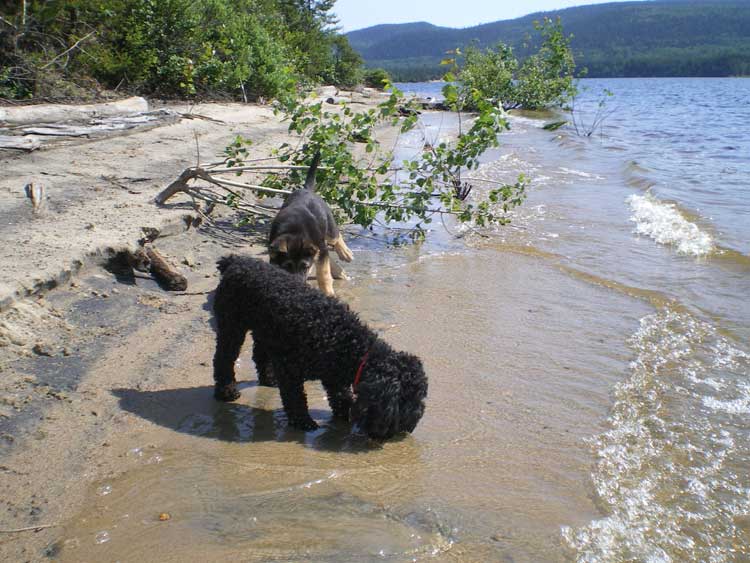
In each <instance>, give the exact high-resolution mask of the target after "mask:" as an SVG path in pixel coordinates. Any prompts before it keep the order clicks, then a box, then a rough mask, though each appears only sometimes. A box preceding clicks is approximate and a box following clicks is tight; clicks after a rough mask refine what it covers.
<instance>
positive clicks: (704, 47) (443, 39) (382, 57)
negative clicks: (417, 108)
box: [348, 0, 750, 80]
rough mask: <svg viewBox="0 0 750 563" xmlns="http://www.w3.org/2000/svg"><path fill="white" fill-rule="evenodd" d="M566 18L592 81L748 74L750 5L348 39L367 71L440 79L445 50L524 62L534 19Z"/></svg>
mask: <svg viewBox="0 0 750 563" xmlns="http://www.w3.org/2000/svg"><path fill="white" fill-rule="evenodd" d="M544 16H548V17H551V18H556V17H558V16H559V17H560V18H561V19H562V23H563V26H564V27H565V31H566V32H567V33H572V34H573V42H572V47H573V50H574V53H575V55H576V62H577V63H578V67H579V68H582V67H586V68H587V69H588V76H600V77H605V76H732V75H748V74H750V0H725V1H721V0H708V1H700V0H673V1H665V0H661V1H654V2H651V1H647V2H619V3H611V4H598V5H592V6H581V7H576V8H569V9H565V10H557V11H553V12H543V13H536V14H530V15H528V16H524V17H522V18H517V19H514V20H506V21H497V22H494V23H488V24H484V25H479V26H475V27H470V28H465V29H452V28H446V27H437V26H433V25H430V24H428V23H424V22H422V23H409V24H401V25H378V26H374V27H370V28H367V29H363V30H359V31H353V32H351V33H349V34H348V38H349V42H350V43H351V45H352V47H354V49H355V50H357V51H358V52H359V53H360V54H361V55H362V56H363V58H364V59H365V63H366V65H367V66H369V67H383V68H385V69H386V70H388V71H390V72H391V73H392V74H393V76H394V78H395V79H396V80H425V79H429V78H436V77H439V76H440V75H441V74H442V72H443V69H441V68H440V65H439V63H440V60H441V59H442V58H443V57H444V53H445V51H448V50H450V49H455V48H456V47H460V46H467V45H470V44H472V43H476V44H478V45H479V46H480V47H489V46H494V45H495V44H497V43H498V42H500V41H502V42H504V43H507V44H508V45H511V46H512V47H513V49H514V50H515V51H516V52H517V54H519V55H520V56H521V57H523V56H525V55H526V54H527V53H528V52H529V51H530V50H531V49H533V48H534V45H530V44H528V43H529V41H528V35H527V34H528V31H529V30H530V29H532V22H533V21H534V20H540V19H541V18H542V17H544Z"/></svg>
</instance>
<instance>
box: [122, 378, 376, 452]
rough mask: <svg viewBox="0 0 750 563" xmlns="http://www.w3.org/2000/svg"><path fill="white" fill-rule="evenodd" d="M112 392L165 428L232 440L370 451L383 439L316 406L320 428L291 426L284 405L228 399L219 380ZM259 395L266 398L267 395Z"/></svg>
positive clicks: (313, 413)
mask: <svg viewBox="0 0 750 563" xmlns="http://www.w3.org/2000/svg"><path fill="white" fill-rule="evenodd" d="M256 386H257V383H256V382H249V383H248V382H245V383H241V384H240V385H239V387H240V389H243V388H245V389H246V388H248V387H256ZM266 392H267V393H268V395H267V396H268V398H269V399H270V398H271V396H272V395H271V393H278V390H276V389H272V388H267V389H266V388H259V389H258V393H259V395H263V394H265V393H266ZM112 394H113V395H115V396H116V397H117V398H118V399H119V401H120V407H121V408H122V409H123V410H125V411H127V412H130V413H133V414H135V415H138V416H140V417H141V418H144V419H146V420H149V421H151V422H154V423H156V424H158V425H160V426H164V427H165V428H169V429H171V430H175V431H177V432H182V433H184V434H190V435H193V436H200V437H203V438H213V439H215V440H223V441H227V442H268V441H276V442H299V443H300V444H304V445H305V446H307V447H311V448H314V449H320V450H329V451H337V452H350V453H358V452H366V451H371V450H373V449H378V448H379V445H378V444H377V443H375V442H372V441H370V440H368V439H367V437H366V436H364V435H361V434H356V433H354V432H353V430H352V426H351V424H348V423H346V422H342V421H337V420H332V419H331V413H330V411H327V410H320V409H310V415H311V416H312V417H313V418H314V419H316V420H317V421H318V423H319V424H320V425H321V428H319V429H318V430H316V431H315V432H302V431H300V430H295V429H293V428H290V427H288V426H287V421H286V415H285V414H284V411H283V409H274V408H268V409H266V408H262V406H261V407H258V406H250V405H247V404H243V401H246V400H247V399H246V398H240V399H239V401H238V402H236V403H222V402H220V401H217V400H215V399H214V397H213V386H203V387H187V388H182V389H165V390H161V391H139V390H137V389H123V388H120V389H114V390H113V391H112ZM256 399H261V400H262V399H263V397H262V396H260V397H256ZM256 402H257V401H256Z"/></svg>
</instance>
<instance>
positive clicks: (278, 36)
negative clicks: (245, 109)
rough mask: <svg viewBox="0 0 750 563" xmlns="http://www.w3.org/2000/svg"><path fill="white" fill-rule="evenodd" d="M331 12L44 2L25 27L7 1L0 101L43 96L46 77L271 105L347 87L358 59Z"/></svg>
mask: <svg viewBox="0 0 750 563" xmlns="http://www.w3.org/2000/svg"><path fill="white" fill-rule="evenodd" d="M332 7H333V1H332V0H317V1H310V0H234V1H233V0H49V1H47V2H29V3H28V4H27V8H28V11H27V14H26V19H25V20H23V23H22V16H21V14H20V11H19V10H18V9H17V8H18V6H17V5H16V4H15V3H12V4H11V5H10V6H9V7H8V8H7V9H4V8H0V15H2V16H3V20H0V94H3V95H5V96H8V97H14V98H17V97H26V96H29V95H40V92H39V91H38V90H39V88H38V86H39V85H44V84H48V83H49V82H50V81H49V80H46V78H47V77H48V76H55V81H54V84H58V85H61V87H62V86H65V85H67V86H65V88H63V89H64V90H65V91H66V92H75V91H76V89H75V87H76V86H77V85H78V84H82V85H85V87H87V88H90V87H91V84H92V80H95V81H96V82H97V83H98V89H101V88H109V89H113V88H118V89H119V90H120V91H130V92H137V93H141V94H146V95H158V96H163V97H186V96H188V97H191V96H201V97H211V98H213V97H232V98H239V99H254V98H258V97H266V98H273V97H283V96H285V95H287V94H289V93H292V92H293V91H294V90H295V89H297V88H298V87H300V86H301V85H307V84H314V83H318V82H320V81H328V82H329V83H334V84H339V85H342V86H353V85H354V84H356V83H358V82H359V80H360V79H361V75H360V72H361V64H362V61H361V58H360V57H359V55H357V53H355V52H354V51H353V50H352V48H351V47H350V45H349V42H348V40H347V39H346V38H345V37H344V36H341V35H339V34H338V33H337V32H336V31H335V28H334V27H333V26H332V24H333V23H334V19H333V16H332V15H331V14H330V10H331V9H332ZM79 41H80V44H78V42H79ZM69 47H73V48H72V49H69V50H68V48H69ZM59 53H65V54H64V56H61V57H59V58H56V56H57V54H59ZM56 88H57V87H56V86H54V85H53V86H52V87H51V88H48V87H45V88H44V89H45V92H47V91H50V90H52V92H53V94H54V91H55V89H56ZM95 89H96V88H95ZM71 95H72V94H71Z"/></svg>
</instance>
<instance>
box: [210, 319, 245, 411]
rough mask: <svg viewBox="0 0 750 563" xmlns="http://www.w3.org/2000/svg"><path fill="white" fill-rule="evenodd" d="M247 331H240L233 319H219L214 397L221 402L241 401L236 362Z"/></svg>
mask: <svg viewBox="0 0 750 563" xmlns="http://www.w3.org/2000/svg"><path fill="white" fill-rule="evenodd" d="M245 334H246V331H245V330H238V329H237V326H236V325H235V324H234V323H233V322H232V321H231V319H222V318H218V319H217V329H216V354H214V383H215V385H214V397H216V398H217V399H218V400H220V401H234V400H235V399H239V397H240V392H239V391H238V390H237V383H236V381H235V378H234V362H235V361H236V360H237V356H239V355H240V350H241V349H242V344H243V342H245Z"/></svg>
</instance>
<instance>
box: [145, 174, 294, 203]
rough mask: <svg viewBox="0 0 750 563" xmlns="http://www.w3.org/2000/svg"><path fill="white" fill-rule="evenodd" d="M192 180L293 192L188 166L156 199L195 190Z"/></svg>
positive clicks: (232, 186)
mask: <svg viewBox="0 0 750 563" xmlns="http://www.w3.org/2000/svg"><path fill="white" fill-rule="evenodd" d="M192 180H203V181H205V182H208V183H209V184H214V185H216V186H221V187H223V188H228V187H229V188H240V189H247V190H254V191H259V192H266V193H271V194H276V195H289V194H290V193H292V192H291V191H289V190H277V189H274V188H267V187H265V186H256V185H253V184H241V183H239V182H231V181H229V180H223V179H219V178H214V177H212V176H211V173H210V172H208V171H206V170H204V169H203V168H188V169H186V170H183V172H182V174H180V175H179V177H178V178H177V179H176V180H175V181H174V182H172V183H171V184H169V185H168V186H167V187H166V188H164V189H163V190H162V191H161V192H160V193H159V194H158V195H157V196H156V197H155V198H154V201H155V202H156V203H157V204H158V205H163V204H164V203H166V201H167V200H168V199H169V198H171V197H172V196H174V195H175V194H178V193H180V192H186V193H191V192H194V191H195V189H194V188H191V187H190V186H189V185H188V182H190V181H192Z"/></svg>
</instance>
